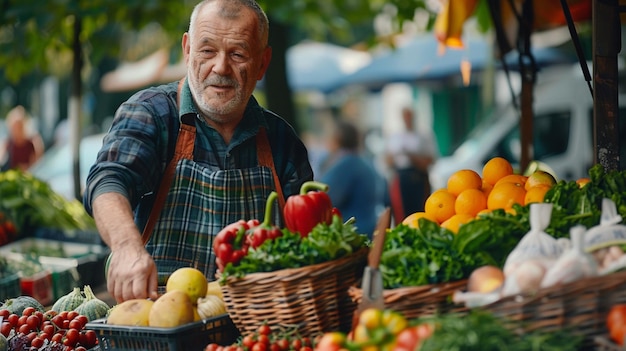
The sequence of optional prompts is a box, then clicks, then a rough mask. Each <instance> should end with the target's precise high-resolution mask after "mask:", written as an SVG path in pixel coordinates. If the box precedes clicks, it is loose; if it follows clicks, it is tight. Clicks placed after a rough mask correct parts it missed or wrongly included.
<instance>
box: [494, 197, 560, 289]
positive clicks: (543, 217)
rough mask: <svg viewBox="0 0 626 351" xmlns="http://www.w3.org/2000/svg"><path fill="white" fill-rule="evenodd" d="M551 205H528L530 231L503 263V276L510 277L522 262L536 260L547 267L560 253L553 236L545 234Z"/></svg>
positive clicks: (557, 243) (550, 213)
mask: <svg viewBox="0 0 626 351" xmlns="http://www.w3.org/2000/svg"><path fill="white" fill-rule="evenodd" d="M552 206H553V205H552V204H551V203H533V204H531V205H530V231H529V232H528V233H526V234H525V235H524V237H523V238H522V239H521V240H520V242H519V243H517V245H516V246H515V248H514V249H513V251H511V253H510V254H509V256H507V258H506V261H505V263H504V269H503V270H504V275H505V276H507V277H508V276H510V275H512V273H513V272H514V271H515V269H516V268H517V267H518V266H519V265H520V264H521V263H522V262H524V261H528V260H537V261H539V262H542V263H543V264H545V265H546V267H547V266H549V265H550V264H551V263H552V262H554V261H555V260H556V259H557V258H558V257H559V256H561V253H563V245H561V244H560V243H559V242H558V241H557V240H556V239H555V238H554V237H553V236H551V235H549V234H548V233H546V232H545V229H546V228H547V227H548V225H549V224H550V219H551V216H552Z"/></svg>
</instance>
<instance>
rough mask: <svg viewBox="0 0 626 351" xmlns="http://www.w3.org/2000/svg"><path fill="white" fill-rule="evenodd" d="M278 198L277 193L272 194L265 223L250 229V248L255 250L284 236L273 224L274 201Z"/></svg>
mask: <svg viewBox="0 0 626 351" xmlns="http://www.w3.org/2000/svg"><path fill="white" fill-rule="evenodd" d="M277 197H278V194H277V193H276V192H275V191H272V192H271V193H270V195H269V196H268V197H267V203H266V204H265V217H264V218H263V223H259V224H257V225H256V226H254V227H252V228H250V229H248V231H247V233H246V236H247V238H248V239H247V240H248V242H249V244H250V246H252V247H253V248H255V249H256V248H257V247H259V246H260V245H261V244H263V243H264V242H265V240H268V239H275V238H278V237H279V236H282V235H283V232H282V231H281V230H280V228H279V227H278V226H275V225H273V224H272V214H273V211H272V206H273V205H274V201H275V200H276V198H277ZM257 222H258V221H257Z"/></svg>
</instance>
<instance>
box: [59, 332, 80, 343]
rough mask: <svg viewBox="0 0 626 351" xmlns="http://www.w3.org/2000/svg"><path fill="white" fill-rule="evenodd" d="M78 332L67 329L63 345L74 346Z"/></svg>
mask: <svg viewBox="0 0 626 351" xmlns="http://www.w3.org/2000/svg"><path fill="white" fill-rule="evenodd" d="M79 334H80V332H79V331H78V330H76V329H69V330H68V331H67V333H65V340H64V341H63V345H65V346H75V345H76V344H77V343H78V338H79Z"/></svg>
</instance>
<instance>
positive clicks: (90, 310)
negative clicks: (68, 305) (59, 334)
mask: <svg viewBox="0 0 626 351" xmlns="http://www.w3.org/2000/svg"><path fill="white" fill-rule="evenodd" d="M83 293H84V294H85V301H83V303H81V304H80V306H78V307H76V308H75V309H74V311H76V312H78V313H79V314H82V315H84V316H86V317H87V319H89V321H90V322H91V321H93V320H96V319H100V318H104V317H106V316H107V314H108V313H109V310H110V309H111V307H110V306H109V305H108V304H107V303H106V302H104V301H102V300H100V299H99V298H97V297H96V295H95V294H94V293H93V290H91V287H90V286H89V285H85V287H84V288H83Z"/></svg>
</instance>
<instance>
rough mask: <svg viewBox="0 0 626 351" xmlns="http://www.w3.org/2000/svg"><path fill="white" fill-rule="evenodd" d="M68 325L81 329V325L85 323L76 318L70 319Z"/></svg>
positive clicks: (71, 327)
mask: <svg viewBox="0 0 626 351" xmlns="http://www.w3.org/2000/svg"><path fill="white" fill-rule="evenodd" d="M68 326H69V327H70V329H77V330H81V329H83V327H84V326H85V325H84V324H83V322H81V321H80V320H78V319H72V320H71V321H70V324H69V325H68Z"/></svg>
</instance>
